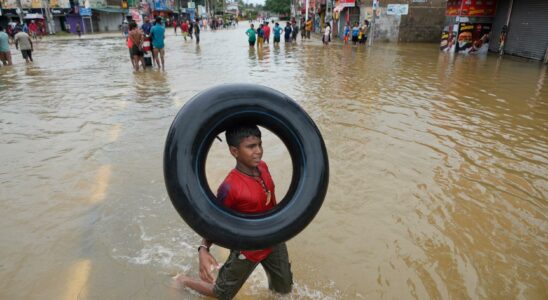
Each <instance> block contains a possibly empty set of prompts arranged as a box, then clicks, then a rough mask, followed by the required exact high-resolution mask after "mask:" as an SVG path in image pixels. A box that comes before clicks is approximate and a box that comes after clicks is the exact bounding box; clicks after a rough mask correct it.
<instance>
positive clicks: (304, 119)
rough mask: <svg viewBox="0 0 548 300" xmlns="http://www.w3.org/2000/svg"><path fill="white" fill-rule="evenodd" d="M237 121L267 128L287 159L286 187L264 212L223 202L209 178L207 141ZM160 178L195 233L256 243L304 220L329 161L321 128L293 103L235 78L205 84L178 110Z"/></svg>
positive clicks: (239, 245)
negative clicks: (229, 206) (220, 83)
mask: <svg viewBox="0 0 548 300" xmlns="http://www.w3.org/2000/svg"><path fill="white" fill-rule="evenodd" d="M238 122H246V123H247V122H252V123H255V124H257V125H259V126H262V127H265V128H267V129H269V130H270V131H272V132H273V133H274V134H276V135H277V136H278V137H279V138H280V139H281V140H282V141H283V142H284V144H285V145H286V147H287V149H288V151H289V153H290V156H291V159H292V165H293V168H292V169H293V172H292V179H291V183H290V186H289V189H288V191H287V194H286V196H285V197H284V199H283V200H282V201H281V202H279V204H278V205H277V206H276V207H275V208H274V209H272V210H270V211H268V212H265V213H260V214H242V213H238V212H235V211H232V210H229V209H227V208H225V207H223V206H222V205H220V204H219V203H218V202H217V201H216V198H215V195H214V194H213V193H212V191H211V190H210V189H209V185H208V183H207V178H206V174H205V163H206V159H207V154H208V153H209V149H210V147H211V145H212V143H213V140H214V139H215V138H216V136H217V135H218V134H219V133H221V132H223V131H225V130H226V128H228V127H230V126H231V125H232V124H234V123H238ZM267 163H268V162H267ZM164 177H165V181H166V187H167V190H168V193H169V196H170V198H171V201H172V203H173V205H174V206H175V208H176V209H177V211H178V212H179V214H180V215H181V216H182V217H183V219H184V220H185V221H186V222H187V224H188V225H189V226H190V227H191V228H192V229H194V230H195V231H196V232H197V233H198V234H199V235H201V236H203V237H204V238H206V239H208V240H211V241H213V242H215V243H217V244H219V245H221V246H225V247H227V248H231V249H260V248H265V247H269V246H272V245H275V244H278V243H280V242H283V241H286V240H288V239H290V238H291V237H293V236H295V235H296V234H297V233H298V232H300V231H301V230H302V229H304V228H305V227H306V226H307V225H308V224H309V223H310V221H311V220H312V219H313V218H314V216H315V215H316V213H317V212H318V210H319V208H320V207H321V205H322V203H323V199H324V197H325V194H326V192H327V184H328V178H329V166H328V159H327V151H326V149H325V145H324V142H323V139H322V137H321V134H320V132H319V130H318V129H317V127H316V126H315V124H314V122H313V121H312V120H311V119H310V117H309V116H308V115H307V114H306V113H305V112H304V110H302V108H300V106H299V105H298V104H297V103H295V102H294V101H293V100H291V99H290V98H289V97H287V96H285V95H283V94H281V93H279V92H277V91H275V90H273V89H270V88H266V87H263V86H257V85H246V84H243V85H242V84H238V85H223V86H219V87H215V88H212V89H209V90H206V91H204V92H203V93H200V94H199V95H197V96H195V97H194V98H192V99H191V100H190V101H189V102H188V103H187V104H185V106H184V107H183V108H182V109H181V110H180V111H179V113H178V114H177V116H176V118H175V120H174V121H173V124H172V126H171V128H170V130H169V133H168V137H167V141H166V147H165V152H164Z"/></svg>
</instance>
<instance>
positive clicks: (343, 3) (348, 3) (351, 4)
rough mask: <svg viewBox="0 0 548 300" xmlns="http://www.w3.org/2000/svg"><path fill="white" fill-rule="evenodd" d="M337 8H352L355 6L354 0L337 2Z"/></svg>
mask: <svg viewBox="0 0 548 300" xmlns="http://www.w3.org/2000/svg"><path fill="white" fill-rule="evenodd" d="M337 6H342V7H354V6H356V0H339V4H337Z"/></svg>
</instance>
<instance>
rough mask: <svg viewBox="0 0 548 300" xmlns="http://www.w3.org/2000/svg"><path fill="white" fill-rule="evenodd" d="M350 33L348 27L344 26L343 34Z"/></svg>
mask: <svg viewBox="0 0 548 300" xmlns="http://www.w3.org/2000/svg"><path fill="white" fill-rule="evenodd" d="M349 33H350V27H348V26H346V27H344V35H347V34H349Z"/></svg>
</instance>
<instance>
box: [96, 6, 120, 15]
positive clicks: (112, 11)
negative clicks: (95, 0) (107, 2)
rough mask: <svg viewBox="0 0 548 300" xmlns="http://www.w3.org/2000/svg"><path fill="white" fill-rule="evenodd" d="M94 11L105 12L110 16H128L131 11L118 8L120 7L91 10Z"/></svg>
mask: <svg viewBox="0 0 548 300" xmlns="http://www.w3.org/2000/svg"><path fill="white" fill-rule="evenodd" d="M91 9H92V10H94V11H98V12H104V13H110V14H128V13H129V10H128V9H125V8H118V7H97V8H95V7H92V8H91Z"/></svg>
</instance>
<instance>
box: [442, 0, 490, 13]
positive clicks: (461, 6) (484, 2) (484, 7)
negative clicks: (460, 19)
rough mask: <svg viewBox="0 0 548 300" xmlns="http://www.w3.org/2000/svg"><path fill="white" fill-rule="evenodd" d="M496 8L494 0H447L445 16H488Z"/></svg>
mask: <svg viewBox="0 0 548 300" xmlns="http://www.w3.org/2000/svg"><path fill="white" fill-rule="evenodd" d="M496 9H497V1H496V0H448V1H447V7H446V10H445V15H446V16H469V17H489V16H494V15H495V12H496Z"/></svg>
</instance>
